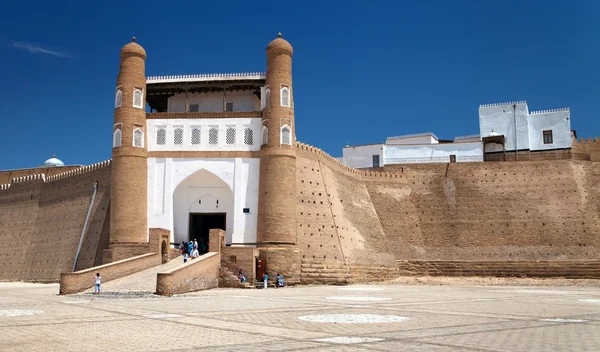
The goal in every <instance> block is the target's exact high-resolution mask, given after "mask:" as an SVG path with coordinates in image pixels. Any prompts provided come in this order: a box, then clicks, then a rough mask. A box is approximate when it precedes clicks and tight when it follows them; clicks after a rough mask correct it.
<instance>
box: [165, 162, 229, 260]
mask: <svg viewBox="0 0 600 352" xmlns="http://www.w3.org/2000/svg"><path fill="white" fill-rule="evenodd" d="M211 228H221V229H223V230H225V231H226V233H227V235H228V237H230V236H231V232H232V229H233V191H232V190H231V188H230V187H229V185H227V183H225V181H223V180H222V179H221V178H219V177H218V176H217V175H215V174H213V173H212V172H210V171H208V170H206V169H201V170H198V171H196V172H195V173H193V174H191V175H190V176H188V177H187V178H186V179H184V180H183V181H182V182H181V183H179V185H177V187H176V188H175V191H174V192H173V233H174V240H175V242H176V243H180V242H182V241H192V240H197V241H198V247H199V249H200V252H202V249H203V248H207V247H208V231H209V230H210V229H211Z"/></svg>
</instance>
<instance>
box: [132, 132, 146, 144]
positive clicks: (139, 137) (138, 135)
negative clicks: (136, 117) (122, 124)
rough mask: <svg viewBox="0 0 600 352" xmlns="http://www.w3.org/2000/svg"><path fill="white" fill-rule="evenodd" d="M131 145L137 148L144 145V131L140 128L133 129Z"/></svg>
mask: <svg viewBox="0 0 600 352" xmlns="http://www.w3.org/2000/svg"><path fill="white" fill-rule="evenodd" d="M133 146H134V147H138V148H143V147H144V132H143V131H142V129H141V128H136V129H135V130H134V131H133Z"/></svg>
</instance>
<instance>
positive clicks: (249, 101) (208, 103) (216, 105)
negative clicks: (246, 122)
mask: <svg viewBox="0 0 600 352" xmlns="http://www.w3.org/2000/svg"><path fill="white" fill-rule="evenodd" d="M223 99H224V98H223V92H218V93H194V94H192V93H188V104H198V105H199V111H200V112H221V111H223V106H224V104H223ZM225 100H226V101H227V102H228V103H233V111H258V110H260V99H259V98H258V97H257V96H256V95H255V94H254V93H252V92H250V91H241V92H225ZM167 111H168V112H185V93H181V94H175V95H174V96H172V97H170V98H169V101H168V108H167Z"/></svg>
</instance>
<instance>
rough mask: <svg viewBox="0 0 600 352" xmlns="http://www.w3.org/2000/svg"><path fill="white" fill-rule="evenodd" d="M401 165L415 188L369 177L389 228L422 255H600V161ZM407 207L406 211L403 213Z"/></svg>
mask: <svg viewBox="0 0 600 352" xmlns="http://www.w3.org/2000/svg"><path fill="white" fill-rule="evenodd" d="M386 169H390V170H393V171H398V169H400V170H401V171H402V172H403V175H404V177H405V178H406V180H407V181H408V186H409V187H408V188H406V189H404V190H403V191H404V193H402V194H400V195H399V194H398V193H399V190H398V189H392V187H391V186H390V184H389V183H388V182H380V181H377V182H369V183H368V186H367V187H368V188H369V191H370V194H371V197H372V198H373V202H374V206H375V208H376V209H377V213H378V215H379V217H380V219H381V221H382V225H383V227H384V229H385V231H386V233H387V234H388V235H391V236H394V237H398V238H404V239H406V240H407V242H408V243H409V249H410V253H409V256H408V257H407V258H406V257H404V258H403V257H400V256H397V259H421V260H511V261H512V260H567V259H598V240H597V237H596V236H595V233H597V231H598V229H599V226H600V221H599V219H598V215H597V214H598V206H599V205H600V203H599V202H600V197H599V196H600V194H599V191H598V190H597V187H596V186H595V184H597V182H598V181H600V180H598V175H597V174H598V166H597V165H596V164H595V163H590V162H582V161H569V160H557V161H539V162H520V163H469V164H455V163H451V164H437V165H433V164H431V165H410V166H394V167H386ZM398 215H401V216H398Z"/></svg>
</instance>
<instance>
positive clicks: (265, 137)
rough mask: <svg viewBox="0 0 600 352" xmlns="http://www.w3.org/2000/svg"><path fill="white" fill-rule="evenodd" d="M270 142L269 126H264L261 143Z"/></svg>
mask: <svg viewBox="0 0 600 352" xmlns="http://www.w3.org/2000/svg"><path fill="white" fill-rule="evenodd" d="M268 143H269V128H268V127H267V126H263V128H262V143H261V145H265V144H268Z"/></svg>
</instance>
